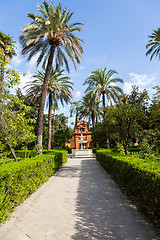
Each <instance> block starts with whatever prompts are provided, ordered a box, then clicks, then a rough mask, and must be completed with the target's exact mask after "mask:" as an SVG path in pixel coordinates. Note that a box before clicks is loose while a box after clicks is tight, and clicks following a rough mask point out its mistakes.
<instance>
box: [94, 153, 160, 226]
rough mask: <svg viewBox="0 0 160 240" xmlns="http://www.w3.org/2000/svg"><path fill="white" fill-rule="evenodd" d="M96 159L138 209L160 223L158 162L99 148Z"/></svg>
mask: <svg viewBox="0 0 160 240" xmlns="http://www.w3.org/2000/svg"><path fill="white" fill-rule="evenodd" d="M96 159H97V161H98V162H99V163H100V164H101V165H102V166H103V167H104V168H105V169H106V171H107V172H109V173H110V174H111V176H112V177H113V178H114V179H115V181H116V182H117V183H118V185H119V186H120V187H121V188H123V189H125V190H126V193H127V194H128V195H129V196H130V197H131V199H132V200H133V201H134V203H135V204H136V205H137V207H138V209H140V210H141V211H143V212H144V213H145V214H147V215H148V216H149V217H150V218H151V219H152V220H153V221H154V222H155V223H156V224H158V225H160V162H158V161H153V160H152V161H151V160H144V159H140V158H135V157H134V156H120V155H116V154H115V153H113V152H112V151H111V150H99V151H97V153H96Z"/></svg>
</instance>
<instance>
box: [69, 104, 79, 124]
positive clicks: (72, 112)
mask: <svg viewBox="0 0 160 240" xmlns="http://www.w3.org/2000/svg"><path fill="white" fill-rule="evenodd" d="M79 105H80V101H78V102H77V101H74V102H72V103H71V107H70V115H71V117H72V116H73V115H75V127H77V122H78V117H79Z"/></svg>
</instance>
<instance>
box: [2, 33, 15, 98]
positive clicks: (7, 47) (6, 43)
mask: <svg viewBox="0 0 160 240" xmlns="http://www.w3.org/2000/svg"><path fill="white" fill-rule="evenodd" d="M15 43H16V42H15V41H13V39H12V37H10V36H8V35H6V34H4V33H3V32H0V71H1V73H0V95H1V91H2V85H3V80H4V67H5V64H7V63H8V62H10V60H11V58H12V57H13V56H14V55H16V52H15V48H16V46H15Z"/></svg>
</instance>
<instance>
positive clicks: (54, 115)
mask: <svg viewBox="0 0 160 240" xmlns="http://www.w3.org/2000/svg"><path fill="white" fill-rule="evenodd" d="M55 117H56V109H55V107H54V113H53V132H52V135H53V138H54V132H55ZM53 142H54V141H53ZM53 148H54V143H53Z"/></svg>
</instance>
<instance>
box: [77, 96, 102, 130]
mask: <svg viewBox="0 0 160 240" xmlns="http://www.w3.org/2000/svg"><path fill="white" fill-rule="evenodd" d="M99 105H100V101H99V100H98V99H96V97H95V96H92V95H91V94H86V95H84V96H83V98H82V100H81V101H80V106H79V116H80V118H85V117H87V118H88V122H89V123H90V118H91V119H92V127H93V128H94V127H95V120H96V122H97V120H98V118H100V112H101V108H100V106H99Z"/></svg>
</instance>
